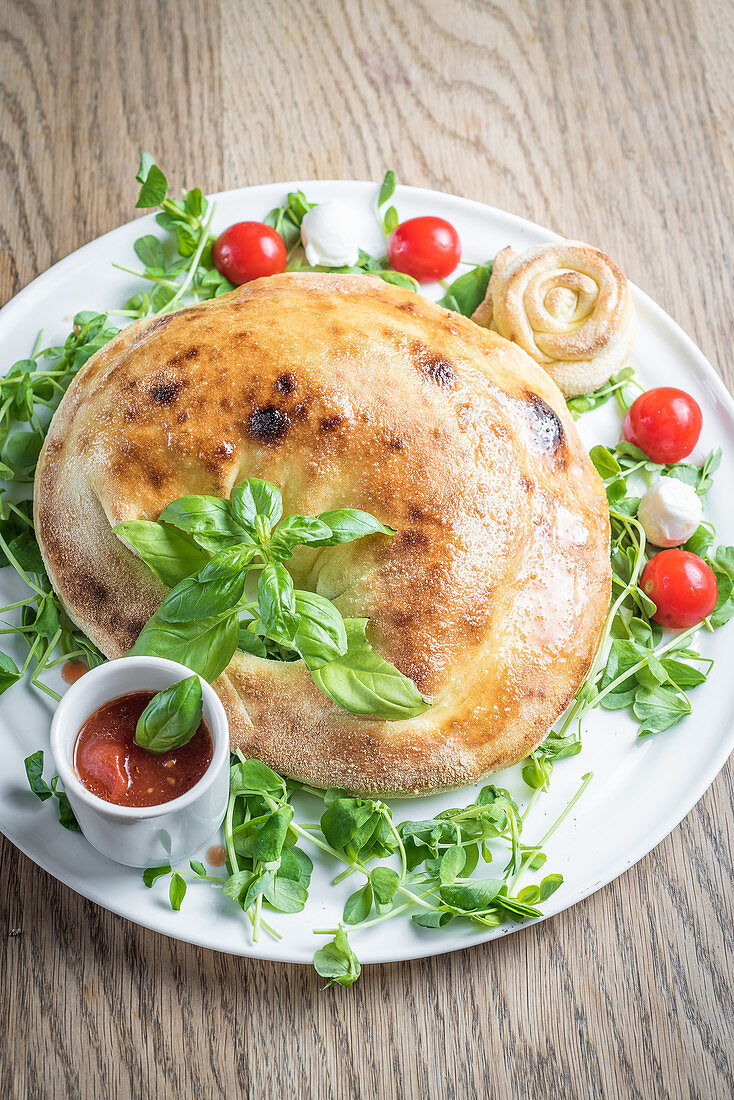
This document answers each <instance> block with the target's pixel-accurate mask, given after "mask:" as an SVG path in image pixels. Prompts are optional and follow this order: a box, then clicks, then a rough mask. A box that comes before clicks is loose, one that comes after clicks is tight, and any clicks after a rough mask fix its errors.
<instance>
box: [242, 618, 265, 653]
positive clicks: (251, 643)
mask: <svg viewBox="0 0 734 1100" xmlns="http://www.w3.org/2000/svg"><path fill="white" fill-rule="evenodd" d="M237 648H238V649H239V650H240V652H241V653H251V654H252V655H253V657H262V658H263V659H265V658H267V657H268V647H267V646H266V645H265V642H264V641H263V640H262V638H261V637H258V635H257V634H252V633H250V631H249V630H248V629H247V623H243V622H240V633H239V637H238V639H237Z"/></svg>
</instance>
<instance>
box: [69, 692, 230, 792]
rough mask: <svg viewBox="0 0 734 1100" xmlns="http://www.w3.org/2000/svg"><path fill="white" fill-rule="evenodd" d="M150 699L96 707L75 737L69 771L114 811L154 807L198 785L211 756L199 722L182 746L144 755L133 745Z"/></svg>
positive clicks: (146, 695)
mask: <svg viewBox="0 0 734 1100" xmlns="http://www.w3.org/2000/svg"><path fill="white" fill-rule="evenodd" d="M154 695H155V692H153V691H135V692H131V693H130V694H128V695H121V696H120V697H119V698H117V699H112V700H111V701H110V702H109V703H104V704H103V705H102V706H101V707H98V708H97V710H95V711H94V712H93V713H92V714H90V716H89V718H87V720H86V722H85V723H84V725H83V726H82V728H81V729H80V731H79V734H78V736H77V739H76V744H75V747H74V768H75V770H76V774H77V775H78V776H79V779H80V781H81V782H82V783H83V784H84V786H85V787H86V788H87V790H88V791H91V793H92V794H96V795H97V796H98V798H103V799H104V800H105V802H112V803H114V804H115V805H116V806H158V805H161V804H162V803H164V802H170V801H171V800H172V799H174V798H178V797H179V795H182V794H185V793H186V791H189V790H191V788H192V787H193V786H194V785H195V784H196V783H198V782H199V780H200V779H201V778H202V776H203V775H204V773H205V772H206V770H207V768H208V767H209V765H210V763H211V760H212V756H213V754H214V742H213V741H212V735H211V733H210V731H209V727H208V726H207V724H206V722H204V721H203V720H202V722H201V724H200V725H199V728H198V729H197V731H196V733H195V734H194V736H193V737H192V738H191V740H190V741H189V742H187V744H185V745H181V746H180V747H179V748H177V749H171V750H170V751H169V752H161V753H156V752H150V751H149V750H148V749H143V748H141V747H140V745H138V744H136V742H135V727H136V725H137V721H138V718H140V715H141V714H142V713H143V711H144V710H145V708H146V707H147V705H148V703H149V702H150V700H151V699H152V698H153V696H154Z"/></svg>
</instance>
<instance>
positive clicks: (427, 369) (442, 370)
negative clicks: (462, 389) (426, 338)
mask: <svg viewBox="0 0 734 1100" xmlns="http://www.w3.org/2000/svg"><path fill="white" fill-rule="evenodd" d="M410 354H411V359H412V360H413V365H414V366H416V367H417V368H418V370H419V371H420V372H421V374H422V375H424V376H425V377H426V378H428V379H429V381H431V382H433V383H434V384H435V385H436V386H442V387H444V388H449V387H452V386H453V384H454V381H455V379H456V371H455V370H454V365H453V363H450V362H449V360H448V359H446V358H444V356H443V355H439V354H438V353H437V352H435V351H431V349H430V348H427V347H426V345H425V344H423V343H421V341H420V340H414V341H413V343H412V344H411V345H410Z"/></svg>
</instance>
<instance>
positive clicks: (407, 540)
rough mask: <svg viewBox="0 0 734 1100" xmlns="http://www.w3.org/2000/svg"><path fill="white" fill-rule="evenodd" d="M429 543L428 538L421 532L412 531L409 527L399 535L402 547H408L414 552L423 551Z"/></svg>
mask: <svg viewBox="0 0 734 1100" xmlns="http://www.w3.org/2000/svg"><path fill="white" fill-rule="evenodd" d="M429 541H430V540H429V538H428V536H427V535H424V533H423V532H422V531H414V530H413V529H412V528H411V527H409V528H408V529H407V531H403V533H402V534H401V535H400V542H401V543H402V545H403V546H409V547H411V549H414V550H425V549H426V547H427V546H428V545H429Z"/></svg>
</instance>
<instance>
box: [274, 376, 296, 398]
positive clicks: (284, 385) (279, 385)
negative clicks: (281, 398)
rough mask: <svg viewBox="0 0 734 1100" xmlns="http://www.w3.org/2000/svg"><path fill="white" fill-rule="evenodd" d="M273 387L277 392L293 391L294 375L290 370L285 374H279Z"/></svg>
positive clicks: (294, 385) (294, 384)
mask: <svg viewBox="0 0 734 1100" xmlns="http://www.w3.org/2000/svg"><path fill="white" fill-rule="evenodd" d="M275 388H276V390H277V391H278V393H293V391H294V389H295V388H296V376H295V374H293V373H292V372H291V371H289V372H288V373H287V374H281V376H280V377H279V378H278V380H277V381H276V383H275Z"/></svg>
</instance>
